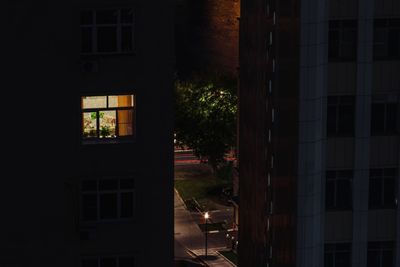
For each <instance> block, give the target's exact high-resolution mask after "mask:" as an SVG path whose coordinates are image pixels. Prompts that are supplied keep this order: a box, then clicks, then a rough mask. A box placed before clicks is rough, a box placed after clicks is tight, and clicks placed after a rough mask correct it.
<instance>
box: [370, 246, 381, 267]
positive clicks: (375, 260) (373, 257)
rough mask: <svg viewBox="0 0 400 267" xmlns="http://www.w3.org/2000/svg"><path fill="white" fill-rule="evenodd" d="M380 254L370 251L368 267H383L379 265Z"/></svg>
mask: <svg viewBox="0 0 400 267" xmlns="http://www.w3.org/2000/svg"><path fill="white" fill-rule="evenodd" d="M379 261H380V260H379V252H378V251H374V250H372V251H371V250H370V251H368V258H367V267H381V265H380V263H379Z"/></svg>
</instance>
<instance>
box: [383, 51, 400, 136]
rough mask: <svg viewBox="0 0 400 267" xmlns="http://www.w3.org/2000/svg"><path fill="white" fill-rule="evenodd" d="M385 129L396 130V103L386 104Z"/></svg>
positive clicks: (390, 131)
mask: <svg viewBox="0 0 400 267" xmlns="http://www.w3.org/2000/svg"><path fill="white" fill-rule="evenodd" d="M399 45H400V44H399ZM386 131H387V132H389V133H395V132H397V104H394V103H390V104H387V106H386Z"/></svg>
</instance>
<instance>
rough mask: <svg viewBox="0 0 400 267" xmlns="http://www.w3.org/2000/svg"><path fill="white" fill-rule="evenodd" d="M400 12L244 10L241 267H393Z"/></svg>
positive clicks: (358, 5) (398, 223) (281, 6)
mask: <svg viewBox="0 0 400 267" xmlns="http://www.w3.org/2000/svg"><path fill="white" fill-rule="evenodd" d="M399 22H400V2H399V1H392V0H375V1H374V0H364V1H357V0H349V1H333V0H291V1H273V0H267V1H247V0H243V1H242V2H241V18H240V62H239V63H240V75H239V76H240V77H239V79H240V90H239V91H240V93H239V99H240V100H239V101H240V104H239V109H240V116H239V179H240V180H239V197H240V205H239V247H238V250H239V266H240V267H244V266H246V267H253V266H254V267H256V266H257V267H258V266H269V267H286V266H287V267H289V266H290V267H293V266H297V267H310V266H313V267H321V266H325V267H332V266H335V267H339V266H340V267H349V266H353V267H365V266H368V267H384V266H385V267H395V266H399V265H400V208H399V205H398V201H399V191H400V190H399V186H400V183H399V169H400V157H399V156H400V149H399V127H400V124H399V117H400V116H399V112H400V109H399V96H400V94H399V93H400V24H399Z"/></svg>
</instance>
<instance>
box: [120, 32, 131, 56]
mask: <svg viewBox="0 0 400 267" xmlns="http://www.w3.org/2000/svg"><path fill="white" fill-rule="evenodd" d="M132 37H133V34H132V27H130V26H123V27H122V29H121V51H122V52H131V51H133V39H132Z"/></svg>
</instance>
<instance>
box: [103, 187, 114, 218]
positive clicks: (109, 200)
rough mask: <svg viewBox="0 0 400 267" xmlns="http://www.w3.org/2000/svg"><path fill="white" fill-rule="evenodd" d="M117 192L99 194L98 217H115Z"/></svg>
mask: <svg viewBox="0 0 400 267" xmlns="http://www.w3.org/2000/svg"><path fill="white" fill-rule="evenodd" d="M117 203H118V202H117V194H116V193H112V194H101V195H100V219H115V218H117Z"/></svg>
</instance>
